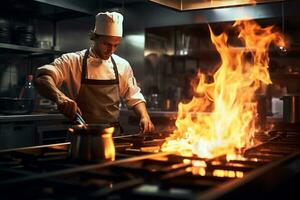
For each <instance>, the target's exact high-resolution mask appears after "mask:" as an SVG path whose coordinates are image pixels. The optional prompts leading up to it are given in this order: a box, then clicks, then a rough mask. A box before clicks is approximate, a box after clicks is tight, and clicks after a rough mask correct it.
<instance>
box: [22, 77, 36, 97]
mask: <svg viewBox="0 0 300 200" xmlns="http://www.w3.org/2000/svg"><path fill="white" fill-rule="evenodd" d="M19 98H26V99H35V88H34V85H33V75H31V74H30V75H28V76H27V77H26V81H25V84H24V86H23V88H22V90H21V92H20V95H19Z"/></svg>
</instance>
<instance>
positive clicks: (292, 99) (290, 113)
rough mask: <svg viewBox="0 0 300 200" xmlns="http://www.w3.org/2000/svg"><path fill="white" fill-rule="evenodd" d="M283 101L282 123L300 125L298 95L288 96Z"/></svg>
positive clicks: (299, 100)
mask: <svg viewBox="0 0 300 200" xmlns="http://www.w3.org/2000/svg"><path fill="white" fill-rule="evenodd" d="M282 99H283V121H284V122H288V123H300V94H288V95H285V96H283V97H282Z"/></svg>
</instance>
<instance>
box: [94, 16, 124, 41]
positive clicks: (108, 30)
mask: <svg viewBox="0 0 300 200" xmlns="http://www.w3.org/2000/svg"><path fill="white" fill-rule="evenodd" d="M122 23H123V15H122V14H120V13H117V12H101V13H98V14H97V15H96V22H95V29H94V32H95V33H96V34H98V35H108V36H117V37H122V35H123V25H122Z"/></svg>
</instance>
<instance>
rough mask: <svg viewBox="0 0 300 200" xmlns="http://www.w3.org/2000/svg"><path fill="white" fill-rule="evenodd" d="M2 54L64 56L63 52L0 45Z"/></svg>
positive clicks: (14, 45)
mask: <svg viewBox="0 0 300 200" xmlns="http://www.w3.org/2000/svg"><path fill="white" fill-rule="evenodd" d="M0 53H18V54H29V55H31V56H38V55H46V54H62V53H63V52H61V51H57V50H52V49H41V48H37V47H29V46H21V45H16V44H8V43H0Z"/></svg>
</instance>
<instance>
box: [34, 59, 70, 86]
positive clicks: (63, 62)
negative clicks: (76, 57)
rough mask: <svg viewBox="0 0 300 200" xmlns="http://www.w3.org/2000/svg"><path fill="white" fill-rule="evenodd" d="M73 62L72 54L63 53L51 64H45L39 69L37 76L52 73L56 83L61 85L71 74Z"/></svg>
mask: <svg viewBox="0 0 300 200" xmlns="http://www.w3.org/2000/svg"><path fill="white" fill-rule="evenodd" d="M71 64H72V59H71V58H70V55H68V54H63V55H62V56H61V57H59V58H56V59H55V60H54V61H53V62H52V63H51V64H47V65H43V66H41V67H39V68H38V69H37V72H36V76H37V77H38V76H41V75H50V76H51V77H52V78H53V80H54V82H55V84H56V85H57V86H60V85H61V84H62V83H63V82H64V81H65V80H66V79H67V78H68V77H69V76H70V75H69V73H68V71H70V70H69V68H70V66H71Z"/></svg>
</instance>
